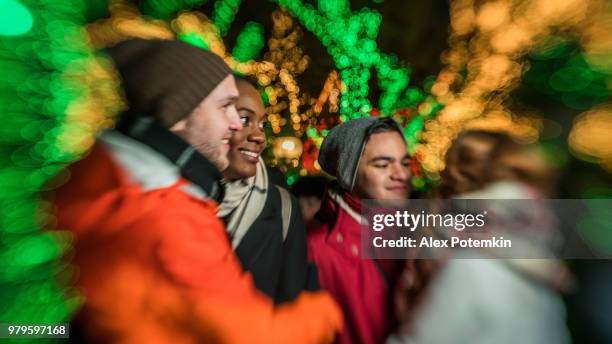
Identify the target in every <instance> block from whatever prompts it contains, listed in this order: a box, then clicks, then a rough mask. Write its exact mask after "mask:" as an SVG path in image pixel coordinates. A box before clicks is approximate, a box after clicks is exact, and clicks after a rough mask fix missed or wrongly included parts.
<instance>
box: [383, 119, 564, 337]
mask: <svg viewBox="0 0 612 344" xmlns="http://www.w3.org/2000/svg"><path fill="white" fill-rule="evenodd" d="M553 184H554V174H553V172H552V170H551V168H550V167H549V166H548V165H547V164H546V162H545V160H544V159H543V156H542V155H541V154H540V153H539V152H538V151H537V150H536V149H535V147H533V146H530V145H526V144H520V143H517V142H515V141H514V140H512V139H511V138H510V137H509V136H508V135H505V134H502V133H495V132H487V131H476V130H473V131H466V132H464V133H462V134H460V135H459V136H458V137H457V138H456V139H455V140H454V142H453V144H452V146H451V147H450V149H449V150H448V152H447V155H446V169H445V170H444V171H443V173H442V189H441V190H442V194H443V196H444V197H452V198H463V199H540V198H543V197H546V196H547V195H548V193H549V192H550V190H551V189H552V186H553ZM522 203H523V204H530V203H528V202H527V203H526V202H522ZM491 204H492V206H494V205H495V204H494V203H493V202H492V203H491ZM502 204H506V203H502ZM515 204H516V203H515ZM525 208H526V207H520V206H519V207H514V208H512V209H510V208H505V206H498V207H494V208H491V209H495V210H496V212H495V214H494V216H493V218H494V221H499V223H502V224H503V223H512V221H514V220H517V219H519V218H521V217H525V216H539V215H537V214H535V213H534V212H530V211H529V210H530V209H525ZM540 215H541V214H540ZM533 223H538V222H537V221H534V222H533ZM527 230H530V231H533V232H534V233H535V234H536V236H538V235H537V234H542V235H539V236H538V237H539V238H540V239H541V240H532V241H530V247H531V245H533V248H534V249H535V250H541V252H548V251H549V250H550V249H551V247H550V246H552V241H553V239H554V236H553V235H550V236H549V235H548V233H538V232H539V231H540V230H545V229H542V228H541V227H540V226H536V228H525V232H524V233H522V234H521V233H512V234H514V235H516V237H515V238H521V235H527V234H528V231H527ZM550 234H552V233H550ZM549 240H550V241H549ZM474 250H477V249H474ZM478 252H479V253H478ZM478 252H476V253H475V254H471V255H469V257H470V258H467V259H461V258H455V259H449V260H447V261H445V262H442V265H441V267H439V269H438V271H437V272H436V274H435V275H434V276H433V277H432V278H431V280H430V281H429V283H428V286H427V287H426V289H425V290H424V292H423V293H422V294H421V297H420V298H412V299H411V300H409V301H410V302H412V304H411V307H409V308H410V313H411V314H410V316H407V317H405V321H404V322H403V324H402V325H401V327H400V329H399V331H398V333H397V334H396V335H394V336H393V337H392V338H390V339H389V340H388V341H387V343H388V344H399V343H430V344H447V343H495V344H498V343H501V344H504V343H508V344H510V343H517V342H519V343H529V344H531V343H533V344H536V343H568V342H569V341H570V337H569V333H568V330H567V328H566V325H565V322H566V319H565V316H566V311H565V307H564V304H563V302H562V300H561V297H560V295H559V293H560V292H561V291H564V290H567V288H568V286H569V275H568V272H567V270H566V269H565V267H564V265H563V264H562V262H561V261H559V260H556V259H502V258H499V257H495V256H494V255H493V254H494V253H493V252H490V251H487V252H485V251H484V250H481V251H478ZM543 255H544V254H543ZM474 257H476V259H474ZM478 257H481V258H482V259H478Z"/></svg>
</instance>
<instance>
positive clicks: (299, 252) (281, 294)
mask: <svg viewBox="0 0 612 344" xmlns="http://www.w3.org/2000/svg"><path fill="white" fill-rule="evenodd" d="M236 80H237V86H238V91H239V94H240V95H239V97H238V99H237V101H236V108H237V110H238V115H239V117H240V121H241V122H242V129H240V130H237V131H234V132H233V133H232V137H231V138H230V141H229V143H230V150H229V154H228V159H229V162H230V163H229V167H228V168H227V169H226V170H225V171H223V176H224V178H225V180H226V181H227V183H226V188H225V189H226V196H225V198H224V199H223V202H222V203H221V206H220V209H219V217H221V218H223V220H224V221H225V223H226V229H227V231H228V233H229V235H230V238H231V241H232V246H233V248H234V250H235V251H236V255H237V256H238V258H239V259H240V262H241V264H242V266H243V267H244V269H245V270H246V271H248V272H250V273H251V275H252V276H253V280H254V282H255V285H256V287H257V288H258V289H259V290H260V291H262V292H263V293H265V294H267V295H268V296H270V297H271V298H273V299H274V300H275V301H276V302H283V301H288V300H292V299H293V298H295V297H296V296H297V294H298V293H299V292H300V291H302V290H304V289H306V287H307V286H309V288H308V289H314V288H318V284H317V283H316V280H315V279H309V278H308V276H314V275H315V274H314V273H312V272H313V271H312V270H309V267H308V264H307V260H306V232H305V228H304V223H303V221H302V217H301V214H300V207H299V206H298V204H297V201H296V200H295V199H293V198H291V197H289V194H288V192H287V191H286V190H284V189H281V188H279V187H274V186H272V183H271V182H270V179H269V177H268V174H267V171H266V166H265V165H264V163H263V160H262V159H261V152H262V151H263V150H264V148H265V147H266V137H265V133H264V128H265V126H266V119H265V118H266V116H265V115H266V114H265V108H264V105H263V102H262V99H261V97H260V95H259V92H258V91H257V89H256V88H255V86H254V83H251V82H250V81H248V80H246V79H244V78H241V77H237V78H236ZM283 195H285V196H286V197H283ZM283 209H284V210H288V211H287V212H283Z"/></svg>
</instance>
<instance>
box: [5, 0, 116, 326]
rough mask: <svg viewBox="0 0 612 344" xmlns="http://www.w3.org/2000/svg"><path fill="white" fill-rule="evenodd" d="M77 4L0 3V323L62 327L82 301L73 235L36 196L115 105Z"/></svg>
mask: <svg viewBox="0 0 612 344" xmlns="http://www.w3.org/2000/svg"><path fill="white" fill-rule="evenodd" d="M85 7H86V4H85V2H83V1H71V2H69V3H53V4H49V3H48V2H43V1H35V0H22V1H16V0H6V1H3V2H2V4H1V5H0V22H2V23H3V24H2V26H0V69H1V70H2V71H3V76H2V78H0V97H1V98H0V116H2V127H1V128H0V131H1V135H0V137H1V138H2V139H0V142H1V150H2V154H0V159H2V163H1V164H0V166H2V169H0V175H1V177H0V185H1V190H2V192H1V193H0V195H1V196H0V223H2V225H1V226H0V304H2V312H0V322H2V323H15V322H22V323H26V322H27V323H49V324H53V323H61V322H66V321H68V320H69V319H70V317H71V315H72V313H73V311H74V310H75V309H76V307H78V305H79V303H80V300H81V299H80V296H79V295H78V294H77V293H76V292H75V291H74V290H72V288H71V284H72V282H73V281H74V271H73V268H72V267H71V266H70V265H67V264H66V263H65V262H63V260H62V257H63V256H64V255H65V254H66V253H67V252H69V251H70V249H71V242H72V239H71V236H70V234H69V233H67V232H64V231H61V230H56V229H54V228H53V226H54V219H53V217H52V216H51V207H52V206H51V203H50V202H48V201H45V200H43V199H42V197H41V195H40V193H41V192H43V191H45V192H47V191H50V190H53V189H54V188H55V187H56V186H57V185H60V184H61V183H62V182H64V181H65V180H66V178H67V177H68V176H67V175H66V173H64V172H63V171H64V167H65V166H66V165H67V164H69V163H71V162H73V161H75V160H76V159H78V158H79V157H80V156H81V155H82V154H83V153H84V152H85V151H86V150H87V149H88V148H89V147H90V146H91V145H92V144H93V138H94V133H95V132H97V131H99V130H101V129H102V128H104V127H106V126H108V125H109V124H110V122H111V120H110V117H111V114H114V113H115V112H116V111H118V110H119V109H118V108H117V106H118V105H119V104H121V103H120V101H119V100H118V99H115V95H116V94H117V90H116V87H117V86H118V81H117V78H116V76H115V75H113V74H109V73H108V72H107V71H108V70H111V69H110V68H107V67H108V66H105V65H107V64H108V61H105V60H103V59H102V58H98V57H96V56H94V55H93V54H92V52H91V51H92V49H91V47H90V46H88V44H87V43H86V42H87V40H86V37H85V35H84V34H83V30H82V28H83V25H84V24H85V18H84V10H85Z"/></svg>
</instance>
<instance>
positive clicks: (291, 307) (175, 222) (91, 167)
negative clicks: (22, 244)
mask: <svg viewBox="0 0 612 344" xmlns="http://www.w3.org/2000/svg"><path fill="white" fill-rule="evenodd" d="M70 172H71V175H72V178H71V179H70V181H69V182H68V183H67V184H66V185H64V186H63V187H61V188H60V189H59V190H58V191H57V194H56V196H55V204H56V205H57V210H58V213H57V219H58V225H59V228H64V229H69V230H71V231H72V232H73V233H74V234H75V238H76V244H75V256H74V263H75V265H76V266H77V267H78V269H79V280H78V286H79V287H80V288H81V290H82V292H83V294H84V296H85V305H84V307H83V308H82V310H81V311H80V313H79V317H78V318H79V322H80V323H81V325H82V327H83V332H84V333H85V334H86V336H87V337H88V338H89V339H92V340H96V341H100V342H114V343H327V342H331V341H332V340H333V338H334V337H335V334H336V332H337V331H338V330H339V329H340V327H341V322H342V319H341V313H340V312H339V310H338V308H337V306H336V305H335V303H334V302H333V301H332V299H331V298H330V297H329V296H328V294H326V293H323V292H316V293H307V292H304V293H302V294H301V295H300V296H299V297H298V298H297V299H296V300H295V301H294V302H292V303H288V304H284V305H281V306H277V307H275V306H274V305H273V303H272V301H271V300H269V299H268V298H267V297H265V296H264V295H263V294H261V293H259V292H258V291H257V290H256V288H255V286H254V284H253V281H252V279H251V276H250V275H249V274H248V273H245V272H244V271H242V268H241V266H240V264H239V262H238V260H237V258H236V255H235V254H234V252H233V251H232V248H231V244H230V241H229V239H228V237H227V233H226V231H225V229H224V228H223V223H222V222H221V221H220V220H219V219H218V218H217V217H216V207H217V205H216V203H214V202H213V201H211V200H209V199H202V198H198V197H195V196H193V195H192V194H190V193H188V192H185V191H184V190H183V187H184V186H185V185H188V184H189V183H188V182H187V181H186V180H184V179H179V180H178V181H177V182H176V183H174V184H173V185H171V186H168V187H161V188H157V189H153V190H144V189H143V188H142V187H141V185H140V184H139V183H136V182H135V181H134V180H132V179H130V177H129V175H128V173H126V171H125V170H123V169H122V167H121V165H120V164H119V163H118V162H117V161H116V159H114V158H113V156H112V155H111V154H110V151H109V150H108V149H107V148H106V147H104V146H103V145H100V144H98V145H96V147H95V148H94V149H93V151H92V152H91V153H90V154H89V156H88V157H86V158H85V159H84V160H82V161H80V162H78V163H77V164H75V165H73V166H72V167H71V169H70Z"/></svg>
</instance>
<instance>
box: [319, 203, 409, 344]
mask: <svg viewBox="0 0 612 344" xmlns="http://www.w3.org/2000/svg"><path fill="white" fill-rule="evenodd" d="M337 197H341V199H342V200H343V203H344V205H340V204H339V203H338V201H336V200H334V199H333V197H332V196H330V193H329V192H327V193H326V196H325V198H324V200H323V203H322V206H321V210H320V211H319V213H318V214H317V217H316V219H315V220H314V221H312V222H311V223H309V225H308V253H309V258H310V259H311V260H312V261H313V262H314V263H315V264H316V266H317V269H318V270H319V279H320V283H321V287H322V288H324V289H325V290H327V291H329V292H330V293H331V294H332V296H333V298H334V299H335V300H336V301H337V302H338V304H339V305H340V307H341V308H342V311H343V313H344V319H345V327H344V330H343V331H342V332H341V333H340V335H339V336H338V338H337V342H338V343H342V344H358V343H364V344H378V343H384V342H385V340H386V338H387V336H388V334H389V333H390V332H391V330H392V329H393V320H392V313H393V312H392V309H391V307H390V306H391V302H390V297H391V296H390V290H389V289H390V288H389V286H388V284H387V281H386V278H385V277H387V279H389V280H390V282H391V285H393V284H394V282H393V281H394V280H395V279H396V276H397V274H398V273H397V271H396V269H395V268H394V265H395V264H394V262H393V261H381V260H379V261H375V260H370V259H362V258H361V236H360V233H361V225H360V224H359V223H358V222H357V220H356V219H355V218H354V216H352V215H351V214H350V212H349V211H347V209H346V207H347V206H348V207H350V208H351V209H353V210H354V214H355V213H356V214H359V212H360V209H359V208H360V205H359V204H360V202H359V200H357V199H355V198H354V197H352V196H351V195H349V194H347V193H344V194H343V195H342V196H337ZM356 214H355V215H356ZM383 271H384V273H383Z"/></svg>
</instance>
